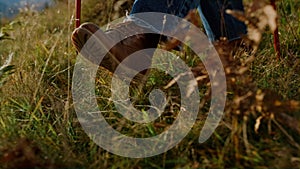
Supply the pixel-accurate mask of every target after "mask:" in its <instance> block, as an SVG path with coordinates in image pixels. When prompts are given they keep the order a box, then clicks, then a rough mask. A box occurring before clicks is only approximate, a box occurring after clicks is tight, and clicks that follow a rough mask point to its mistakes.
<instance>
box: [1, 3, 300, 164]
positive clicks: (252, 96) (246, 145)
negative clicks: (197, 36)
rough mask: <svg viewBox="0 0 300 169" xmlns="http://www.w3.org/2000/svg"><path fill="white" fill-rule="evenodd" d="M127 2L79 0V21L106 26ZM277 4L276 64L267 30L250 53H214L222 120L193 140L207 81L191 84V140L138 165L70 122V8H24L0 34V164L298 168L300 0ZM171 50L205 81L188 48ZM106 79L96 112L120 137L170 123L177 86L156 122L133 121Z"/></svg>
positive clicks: (143, 95)
mask: <svg viewBox="0 0 300 169" xmlns="http://www.w3.org/2000/svg"><path fill="white" fill-rule="evenodd" d="M250 2H251V1H250ZM250 2H249V1H247V2H245V3H246V6H248V5H250ZM132 3H133V1H132V0H127V1H126V0H125V1H122V0H119V1H118V0H108V1H101V2H100V1H97V0H86V1H83V3H82V4H83V7H82V22H87V21H89V22H94V23H97V24H98V25H105V24H107V23H109V22H110V21H113V20H115V19H117V18H119V17H121V16H124V15H125V13H126V10H127V11H129V10H130V7H131V5H132ZM277 7H278V10H277V11H278V15H279V19H278V23H279V33H280V44H281V58H280V59H279V60H278V59H276V53H275V51H274V48H273V36H272V32H271V31H270V30H269V29H268V28H266V29H265V30H264V32H262V35H263V36H262V39H261V43H260V44H259V46H258V50H257V52H255V53H251V52H248V51H244V50H243V49H239V50H237V52H235V54H234V55H233V54H232V53H231V52H230V51H229V52H225V54H221V57H222V59H223V60H226V63H227V65H225V68H228V69H226V70H231V71H228V72H226V75H227V86H228V89H227V91H228V96H227V98H228V99H227V103H226V107H225V112H224V118H223V120H222V122H221V123H220V125H219V127H218V128H217V130H216V131H215V132H214V134H213V135H212V137H211V138H210V139H209V140H207V141H206V142H205V143H203V144H199V143H198V137H199V131H200V130H201V127H202V126H203V122H204V119H205V118H206V115H207V112H208V109H209V103H210V102H209V101H210V100H209V99H210V98H209V88H210V87H209V81H207V80H208V79H207V78H206V79H203V80H202V81H201V80H200V81H199V84H198V88H199V92H200V95H201V97H202V98H204V102H201V105H200V112H199V115H198V118H197V121H196V123H195V125H194V126H193V128H192V130H191V131H190V132H189V134H188V135H187V136H186V137H185V138H184V139H183V140H182V141H181V142H180V144H178V145H177V146H175V147H174V148H173V149H171V150H169V151H167V152H165V153H163V154H161V155H157V156H154V157H149V158H137V159H134V158H126V157H121V156H118V155H114V154H112V153H109V152H108V151H106V150H104V149H102V148H100V147H99V146H98V145H97V144H95V143H94V142H93V141H92V140H91V139H90V138H89V137H88V135H87V134H85V132H84V131H83V129H82V127H81V125H80V123H79V121H78V119H77V116H76V112H75V110H74V106H73V101H72V93H71V85H72V76H73V69H74V64H75V63H76V56H77V54H76V52H75V48H74V47H73V46H72V44H71V41H70V37H71V34H72V31H73V29H74V16H73V14H74V2H73V1H69V2H67V1H66V0H65V1H64V0H57V1H56V5H55V6H54V7H50V8H48V9H46V10H44V11H42V12H36V11H33V10H30V9H23V10H22V11H21V13H20V14H19V15H18V16H17V17H16V18H15V19H14V20H13V21H6V22H5V23H2V25H1V28H0V29H1V30H0V31H1V32H0V168H41V169H44V168H55V169H56V168H70V169H73V168H74V169H75V168H76V169H81V168H82V169H94V168H95V169H96V168H97V169H98V168H99V169H100V168H101V169H104V168H122V169H123V168H124V169H125V168H134V169H135V168H136V169H142V168H143V169H144V168H145V169H147V168H156V169H162V168H186V169H193V168H300V146H299V145H300V109H299V106H300V74H299V73H300V26H299V21H300V12H299V10H298V9H299V8H300V1H299V0H285V1H278V2H277ZM200 27H201V25H200ZM201 29H202V28H201ZM224 43H225V42H224ZM220 45H221V47H222V42H220ZM172 52H173V53H175V54H177V55H178V56H180V57H181V58H182V59H184V60H185V61H186V63H187V64H188V65H189V66H191V67H196V68H199V69H200V72H203V74H201V73H200V74H201V75H205V71H203V70H202V69H201V68H203V65H202V64H201V62H200V61H199V60H197V59H195V58H196V57H195V54H194V53H193V52H192V51H191V50H190V49H189V48H187V47H183V50H182V51H172ZM171 80H172V78H170V77H169V76H167V75H165V74H164V73H163V72H159V71H155V70H154V71H153V72H152V73H151V74H150V78H149V80H148V81H147V84H146V86H145V87H144V88H143V90H142V91H137V90H135V89H132V90H131V93H132V97H133V98H137V99H136V100H138V102H137V103H136V105H145V104H147V103H148V100H147V97H148V95H147V94H149V91H151V90H153V89H154V88H162V87H164V86H166V85H167V84H168V83H169V82H170V81H171ZM110 82H111V74H110V73H109V72H108V71H106V70H104V69H101V68H99V71H98V72H97V78H96V80H95V83H96V86H97V87H96V89H95V92H96V94H97V95H98V96H99V98H97V99H98V100H97V101H98V106H99V108H100V109H101V110H102V111H103V112H105V113H103V114H104V116H105V117H106V118H107V119H108V120H107V121H108V122H109V123H110V124H111V125H112V126H113V127H114V128H115V129H116V130H118V131H120V132H121V133H123V134H125V135H130V136H137V137H150V136H153V135H156V134H159V133H161V132H162V131H164V130H165V129H167V128H168V126H170V125H171V124H172V122H173V121H174V120H175V119H176V115H177V114H178V111H179V109H180V93H179V91H178V86H176V85H173V86H171V87H169V88H165V89H164V91H165V92H166V93H168V96H167V97H168V100H169V104H168V106H167V112H166V113H164V114H163V116H162V117H160V119H159V120H158V121H155V122H152V123H149V124H143V125H139V124H136V123H132V122H129V121H128V120H126V119H124V118H122V117H120V115H119V114H118V113H117V112H116V110H115V108H114V105H113V103H111V101H110V94H111V92H110V91H109V90H107V89H110ZM141 109H143V108H141Z"/></svg>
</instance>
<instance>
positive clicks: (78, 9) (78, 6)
mask: <svg viewBox="0 0 300 169" xmlns="http://www.w3.org/2000/svg"><path fill="white" fill-rule="evenodd" d="M75 8H76V15H75V27H76V28H78V27H79V26H80V15H81V0H75Z"/></svg>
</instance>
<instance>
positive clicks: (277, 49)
mask: <svg viewBox="0 0 300 169" xmlns="http://www.w3.org/2000/svg"><path fill="white" fill-rule="evenodd" d="M270 1H271V5H272V6H273V8H274V10H275V11H276V3H275V0H270ZM277 23H278V22H277ZM273 36H274V49H275V52H276V58H277V60H279V59H280V57H281V56H280V42H279V33H278V24H277V25H276V29H275V30H274V32H273Z"/></svg>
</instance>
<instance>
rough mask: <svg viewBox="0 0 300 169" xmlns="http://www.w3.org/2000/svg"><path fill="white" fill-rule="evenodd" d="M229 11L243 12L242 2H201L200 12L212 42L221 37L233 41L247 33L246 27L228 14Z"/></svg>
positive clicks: (207, 0)
mask: <svg viewBox="0 0 300 169" xmlns="http://www.w3.org/2000/svg"><path fill="white" fill-rule="evenodd" d="M227 9H232V10H239V11H243V10H244V7H243V3H242V0H200V6H199V8H198V11H199V14H200V17H201V20H202V23H203V25H204V28H205V30H206V33H207V35H208V37H209V39H210V41H215V40H218V39H220V37H227V39H228V40H229V41H232V40H235V39H239V38H241V36H242V35H245V34H246V33H247V28H246V25H245V24H244V23H243V22H241V21H238V20H237V19H236V18H234V17H233V16H231V15H229V14H226V12H225V11H226V10H227Z"/></svg>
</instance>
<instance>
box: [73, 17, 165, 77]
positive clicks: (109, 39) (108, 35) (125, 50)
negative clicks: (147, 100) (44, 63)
mask: <svg viewBox="0 0 300 169" xmlns="http://www.w3.org/2000/svg"><path fill="white" fill-rule="evenodd" d="M144 32H149V31H147V30H146V28H142V27H140V26H137V25H136V24H135V23H133V22H131V21H128V22H125V23H121V24H118V25H116V26H115V27H113V28H111V29H109V30H107V31H105V32H103V31H102V30H101V29H100V28H99V27H98V26H97V25H95V24H93V23H84V24H82V25H81V26H80V27H79V28H77V29H75V30H74V32H73V34H72V42H73V44H74V46H75V47H76V49H77V51H78V52H80V53H81V54H82V55H83V56H84V57H85V58H87V59H88V60H90V61H91V62H92V63H94V64H99V65H100V66H102V67H104V68H106V69H108V70H109V71H110V72H112V73H114V72H115V70H116V68H117V67H118V66H119V64H120V63H121V62H122V61H123V60H124V59H126V58H127V57H128V56H129V55H131V54H133V53H134V52H138V51H141V50H143V49H148V48H156V47H157V45H158V42H159V39H160V35H159V34H154V33H144ZM128 34H131V35H133V36H129V37H127V35H128ZM92 36H93V38H92V41H88V40H89V39H90V38H91V37H92ZM87 42H88V43H87ZM113 44H116V45H114V46H113ZM107 51H108V52H107ZM153 52H154V50H151V51H149V50H145V51H144V50H143V51H142V52H140V53H139V56H138V58H136V57H135V59H130V58H129V60H126V62H125V63H124V65H125V67H127V68H129V69H132V70H138V65H142V66H144V67H145V66H148V67H149V66H150V65H151V60H152V56H153ZM99 57H104V58H103V59H102V61H101V63H100V60H99ZM122 65H123V64H122ZM146 73H147V70H144V71H142V72H140V73H139V75H145V74H146Z"/></svg>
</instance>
